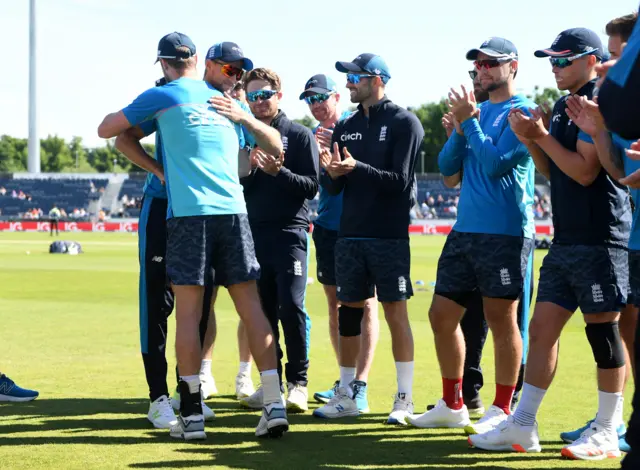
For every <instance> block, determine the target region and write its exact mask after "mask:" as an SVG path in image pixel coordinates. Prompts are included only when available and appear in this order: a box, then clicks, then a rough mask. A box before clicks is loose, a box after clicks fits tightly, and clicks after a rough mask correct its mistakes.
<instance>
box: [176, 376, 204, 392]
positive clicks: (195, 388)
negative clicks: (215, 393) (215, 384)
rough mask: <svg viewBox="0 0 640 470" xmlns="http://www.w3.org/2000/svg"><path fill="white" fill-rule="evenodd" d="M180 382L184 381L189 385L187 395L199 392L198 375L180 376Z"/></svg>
mask: <svg viewBox="0 0 640 470" xmlns="http://www.w3.org/2000/svg"><path fill="white" fill-rule="evenodd" d="M180 380H184V381H185V382H187V385H189V393H198V392H199V391H200V376H199V375H181V376H180Z"/></svg>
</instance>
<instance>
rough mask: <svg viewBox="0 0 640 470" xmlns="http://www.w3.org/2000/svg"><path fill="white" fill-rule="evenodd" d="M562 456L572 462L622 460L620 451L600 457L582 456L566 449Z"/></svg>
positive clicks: (611, 451)
mask: <svg viewBox="0 0 640 470" xmlns="http://www.w3.org/2000/svg"><path fill="white" fill-rule="evenodd" d="M560 454H561V455H562V456H563V457H565V458H567V459H571V460H606V459H617V458H620V456H621V455H622V453H621V452H620V451H619V450H610V451H608V452H604V453H603V454H600V455H580V454H575V453H573V452H571V450H570V449H567V448H566V447H565V448H563V449H562V450H561V451H560Z"/></svg>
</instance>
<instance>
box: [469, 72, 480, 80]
mask: <svg viewBox="0 0 640 470" xmlns="http://www.w3.org/2000/svg"><path fill="white" fill-rule="evenodd" d="M477 76H478V71H477V70H469V77H471V80H475V79H476V77H477Z"/></svg>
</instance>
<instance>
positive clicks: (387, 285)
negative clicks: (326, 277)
mask: <svg viewBox="0 0 640 470" xmlns="http://www.w3.org/2000/svg"><path fill="white" fill-rule="evenodd" d="M335 259H336V269H335V274H336V281H337V283H336V285H337V292H338V300H339V301H341V302H361V301H363V300H366V299H370V298H371V297H373V296H374V294H375V293H376V291H377V294H378V300H380V302H397V301H400V300H408V299H409V298H411V297H412V296H413V288H412V286H411V277H410V275H409V273H410V271H411V249H410V247H409V240H408V239H388V240H387V239H352V238H338V241H337V242H336V257H335Z"/></svg>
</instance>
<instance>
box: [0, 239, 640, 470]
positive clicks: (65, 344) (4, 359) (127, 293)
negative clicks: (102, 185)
mask: <svg viewBox="0 0 640 470" xmlns="http://www.w3.org/2000/svg"><path fill="white" fill-rule="evenodd" d="M60 238H64V239H71V240H77V241H79V242H80V243H81V244H82V246H83V248H84V251H85V253H84V254H82V255H79V256H65V255H49V254H48V252H47V251H48V244H49V242H50V240H51V239H50V237H49V236H48V235H46V234H37V233H33V234H32V233H28V234H20V233H0V350H1V353H0V370H1V371H3V372H5V373H6V374H7V375H9V376H10V377H12V378H13V379H14V380H15V381H16V382H17V383H18V384H20V385H23V386H26V387H30V388H35V389H37V390H39V391H40V398H39V399H38V400H36V401H35V402H32V403H24V404H1V405H0V469H19V468H47V469H49V468H65V469H85V468H100V469H102V468H118V469H122V468H138V469H155V468H200V467H202V468H211V467H218V468H234V469H235V468H259V469H267V468H286V469H291V470H297V469H316V468H317V469H380V470H382V469H414V468H465V469H467V468H483V469H486V468H501V469H512V468H518V469H520V468H527V469H551V468H583V469H584V468H616V467H618V466H619V461H607V462H596V463H590V462H578V463H576V462H572V461H567V460H562V459H561V458H560V448H561V447H562V444H561V442H560V440H559V438H558V434H559V433H560V432H561V431H564V430H568V429H573V428H574V427H577V426H580V425H582V424H583V423H584V422H585V421H586V420H588V419H589V418H591V417H592V416H593V415H594V413H595V409H596V400H597V395H596V388H595V374H594V363H593V356H592V354H591V350H590V347H589V345H588V343H587V340H586V338H585V335H584V326H583V321H582V318H581V317H580V316H579V315H576V316H575V317H574V318H573V319H572V320H571V322H570V323H569V325H568V327H567V328H566V330H565V332H564V335H563V337H562V347H561V348H560V356H561V357H560V365H559V370H558V374H557V377H556V381H555V383H554V384H553V386H552V388H551V390H550V391H549V393H548V395H547V397H546V400H545V402H544V404H543V406H542V409H541V413H540V416H539V418H540V433H541V440H542V441H543V442H542V445H543V452H542V453H541V454H532V455H521V454H488V453H485V452H482V451H478V450H475V449H470V448H469V447H468V445H467V442H466V438H465V436H463V434H462V432H461V431H457V430H430V431H425V430H419V429H415V428H414V429H411V428H407V429H405V428H395V427H394V428H391V427H387V426H384V425H383V424H382V422H383V420H384V419H385V418H386V415H387V413H388V412H389V411H390V409H391V405H392V403H393V394H394V391H395V368H394V363H393V358H392V356H391V345H390V339H389V333H388V329H387V327H386V325H385V324H384V317H383V315H382V312H381V313H380V316H381V321H382V322H383V323H382V328H381V339H380V343H379V346H378V350H377V352H376V357H375V363H374V366H373V370H372V373H371V377H370V382H369V384H370V387H369V390H370V392H369V393H370V398H369V399H370V405H371V408H372V413H371V414H368V415H365V416H363V417H360V418H356V419H351V418H349V419H344V420H341V421H332V422H327V421H319V420H317V419H314V418H313V417H312V416H311V414H310V413H309V414H307V415H298V416H290V423H291V432H290V433H288V434H287V435H286V436H285V437H284V438H283V439H281V440H277V441H271V440H266V441H263V440H257V439H256V438H255V437H254V428H255V426H256V424H257V422H258V419H259V414H258V413H256V412H247V411H243V410H241V409H239V407H238V405H237V403H236V401H235V400H234V399H233V397H232V393H233V390H234V388H233V387H234V377H235V374H236V370H237V346H236V341H235V328H236V323H237V318H236V314H235V312H234V311H233V310H232V308H231V303H230V300H229V298H228V295H227V294H226V292H223V293H221V295H220V296H219V299H218V303H217V305H216V313H217V318H218V331H219V333H218V340H217V343H216V349H215V352H214V361H213V373H214V376H215V378H216V381H217V384H218V388H219V390H220V395H219V396H216V397H214V398H213V399H212V400H209V401H208V403H209V405H210V406H211V407H212V408H213V409H214V410H215V412H216V414H217V419H216V420H215V422H214V423H212V424H210V425H209V426H208V427H207V432H208V439H207V440H206V441H205V442H202V443H195V444H193V443H184V442H180V441H176V440H173V439H171V438H170V437H169V435H168V431H158V430H155V429H153V428H152V426H151V425H150V423H149V422H148V421H147V419H146V413H147V410H148V400H147V390H146V383H145V380H144V373H143V367H142V361H141V358H140V354H139V347H138V341H139V335H138V310H137V290H138V259H137V236H136V235H131V234H108V233H95V234H93V233H92V234H70V235H69V236H66V235H64V236H61V237H60ZM411 241H412V250H413V251H412V253H413V259H412V263H413V265H412V272H411V276H412V279H413V281H414V288H415V289H416V295H415V297H414V299H412V300H411V301H410V303H409V311H410V315H411V321H412V326H413V334H414V338H415V344H416V348H415V349H416V359H415V361H416V365H415V381H414V401H415V405H416V411H419V412H422V411H424V410H425V408H426V406H427V405H428V404H430V403H434V402H435V400H436V399H437V398H439V397H440V393H441V379H440V374H439V371H438V365H437V360H436V355H435V349H434V345H433V338H432V334H431V330H430V327H429V323H428V315H427V313H428V308H429V304H430V302H431V296H432V292H431V290H430V288H429V286H430V283H431V282H432V281H434V280H435V273H436V264H437V259H438V255H439V253H440V250H441V248H442V244H443V242H444V238H442V237H439V236H433V237H431V236H422V237H414V238H412V240H411ZM543 255H544V252H541V251H537V252H536V269H535V271H536V276H537V272H538V268H539V266H540V263H541V261H542V256H543ZM310 275H312V276H315V265H314V266H312V268H311V269H310ZM418 280H422V281H424V284H425V286H424V287H423V288H422V289H423V290H420V287H419V286H416V285H415V281H418ZM307 309H308V311H309V313H310V315H311V318H312V320H313V327H312V330H311V333H312V340H311V368H310V371H309V376H310V379H311V381H310V384H309V385H310V392H313V391H316V390H319V389H325V388H327V387H328V386H329V385H330V384H332V383H333V381H334V380H335V379H336V378H337V376H338V373H337V366H336V361H335V358H334V355H333V352H332V349H331V344H330V341H329V337H328V332H327V314H326V307H325V302H324V295H323V292H322V288H321V286H320V285H319V284H318V283H314V284H312V285H310V286H309V289H308V295H307ZM170 330H171V333H173V331H174V325H173V320H172V321H171V323H170ZM170 338H171V345H172V344H173V340H172V335H170ZM167 349H168V351H169V363H170V368H171V367H173V366H174V365H175V358H174V354H173V346H171V347H168V348H167ZM492 364H493V349H492V347H491V344H490V342H488V344H487V349H486V359H485V361H484V366H485V371H486V385H485V388H484V389H483V391H482V396H483V398H484V399H485V401H489V400H491V399H492V398H493V394H494V381H493V365H492ZM169 375H170V377H172V374H171V373H170V374H169ZM257 380H258V377H257V373H256V371H255V368H254V381H256V382H257ZM170 383H171V382H170ZM632 387H633V384H630V386H629V388H628V391H627V397H628V400H627V403H626V408H627V410H626V412H627V415H628V413H629V412H630V409H629V408H630V404H631V399H630V398H631V391H632ZM310 394H311V393H310ZM312 406H313V407H315V406H316V405H312Z"/></svg>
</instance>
